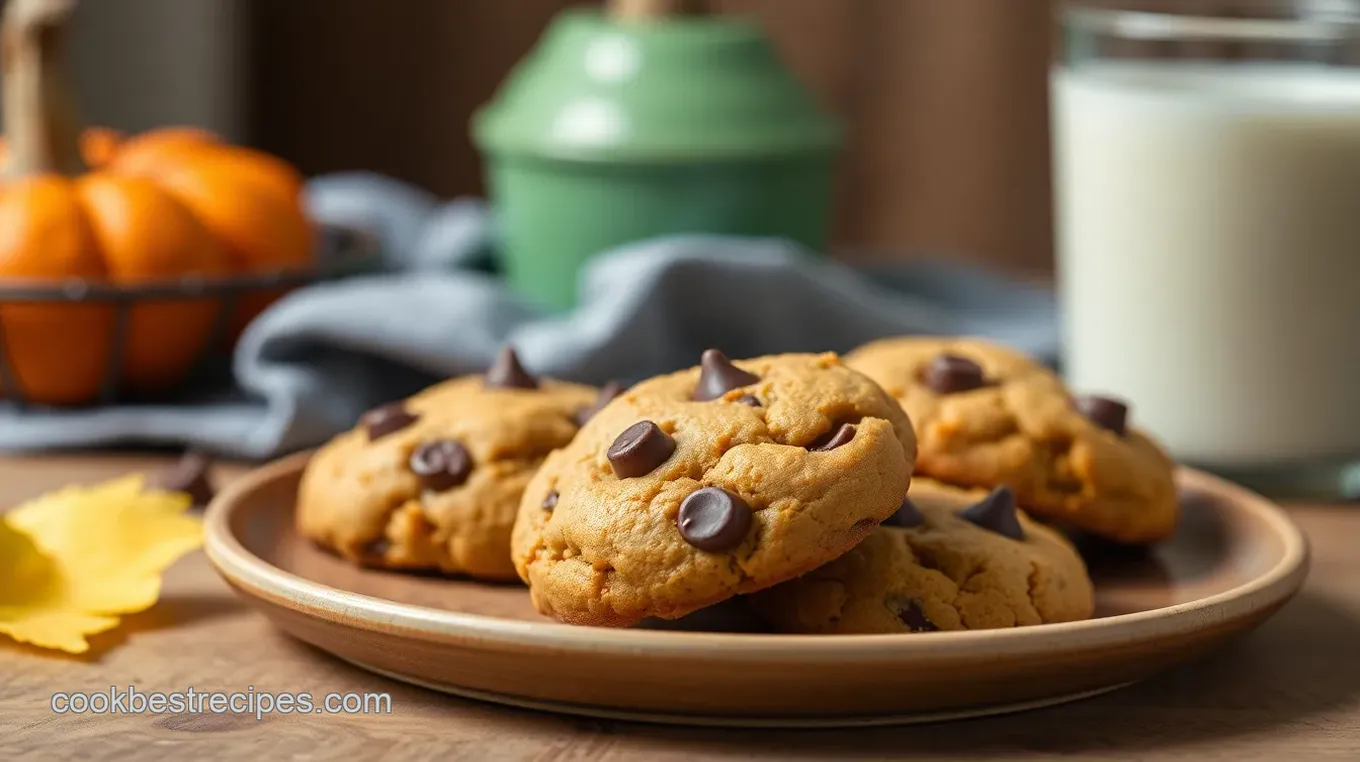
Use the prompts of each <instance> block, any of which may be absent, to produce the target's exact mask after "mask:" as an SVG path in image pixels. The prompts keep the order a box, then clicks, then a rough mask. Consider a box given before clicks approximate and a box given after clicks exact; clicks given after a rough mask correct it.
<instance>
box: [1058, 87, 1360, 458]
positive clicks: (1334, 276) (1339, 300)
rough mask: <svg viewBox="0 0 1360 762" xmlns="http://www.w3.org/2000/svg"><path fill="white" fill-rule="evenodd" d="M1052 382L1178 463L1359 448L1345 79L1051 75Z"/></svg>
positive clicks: (1354, 202)
mask: <svg viewBox="0 0 1360 762" xmlns="http://www.w3.org/2000/svg"><path fill="white" fill-rule="evenodd" d="M1053 129H1054V162H1055V175H1054V182H1055V185H1056V193H1057V197H1056V198H1057V237H1058V247H1059V254H1058V269H1059V287H1060V290H1061V305H1062V309H1063V311H1064V323H1065V329H1064V330H1065V337H1064V341H1065V353H1066V356H1065V360H1064V362H1065V373H1066V374H1067V376H1068V379H1069V381H1070V382H1071V384H1072V386H1073V387H1074V388H1077V389H1082V390H1089V391H1095V392H1110V393H1115V394H1118V395H1121V396H1123V397H1125V398H1127V399H1128V400H1130V401H1131V402H1132V403H1133V410H1132V418H1131V421H1132V422H1133V423H1134V424H1135V425H1139V426H1142V427H1145V428H1147V429H1149V430H1151V431H1152V432H1154V433H1155V434H1156V435H1158V436H1159V437H1161V438H1162V439H1163V440H1164V441H1165V442H1166V443H1167V444H1168V446H1169V447H1170V448H1171V449H1172V451H1173V453H1174V454H1175V455H1176V456H1178V457H1179V458H1181V459H1184V460H1188V461H1191V462H1198V463H1204V464H1210V465H1221V466H1237V467H1240V466H1254V465H1260V466H1276V465H1283V464H1287V463H1290V462H1293V461H1301V460H1305V459H1307V460H1320V459H1328V458H1332V457H1345V456H1355V455H1360V74H1358V73H1356V72H1353V71H1347V70H1335V69H1333V70H1328V69H1322V68H1307V67H1303V66H1291V65H1289V64H1278V65H1269V64H1266V65H1261V66H1254V65H1253V66H1238V67H1230V66H1216V65H1213V64H1204V65H1199V66H1196V65H1194V64H1188V63H1174V62H1169V63H1166V64H1157V63H1141V64H1121V63H1103V64H1091V65H1081V66H1080V67H1079V68H1077V69H1076V70H1060V71H1058V72H1056V73H1055V74H1054V75H1053Z"/></svg>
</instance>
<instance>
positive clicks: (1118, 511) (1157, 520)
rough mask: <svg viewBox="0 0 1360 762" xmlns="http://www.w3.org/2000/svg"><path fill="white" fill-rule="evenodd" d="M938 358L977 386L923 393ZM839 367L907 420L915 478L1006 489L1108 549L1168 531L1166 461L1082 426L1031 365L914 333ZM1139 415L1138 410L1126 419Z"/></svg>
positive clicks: (1063, 393)
mask: <svg viewBox="0 0 1360 762" xmlns="http://www.w3.org/2000/svg"><path fill="white" fill-rule="evenodd" d="M941 355H947V356H950V357H953V358H966V359H968V360H972V361H973V362H975V363H977V364H978V365H979V366H981V368H982V372H983V385H982V386H980V387H977V388H970V389H965V390H961V391H945V392H940V391H937V390H936V388H932V386H931V385H930V384H929V383H927V381H928V380H929V379H928V378H927V376H928V371H929V370H930V368H931V367H932V363H935V362H936V360H937V358H939V357H940V356H941ZM845 362H846V364H847V365H849V366H850V367H852V368H855V369H856V370H859V371H861V372H863V373H864V374H865V375H867V376H869V377H870V378H872V379H874V380H875V381H877V382H878V383H879V384H881V385H882V386H883V388H884V389H885V390H887V392H888V393H889V394H891V395H892V396H893V397H895V398H896V399H897V400H898V401H899V402H901V403H902V407H903V408H905V409H906V411H907V414H908V415H909V416H911V420H912V423H913V424H915V426H916V435H917V438H918V446H919V448H920V453H919V456H918V463H917V467H916V470H917V473H918V474H920V475H921V476H928V477H931V478H935V479H939V480H941V481H944V482H947V483H950V484H957V485H961V486H968V487H985V488H991V487H995V486H998V485H1001V484H1009V485H1011V486H1012V487H1013V488H1014V489H1015V491H1016V493H1017V494H1018V496H1019V498H1020V505H1021V506H1023V507H1024V508H1025V509H1026V510H1027V511H1029V512H1030V513H1032V514H1034V515H1035V516H1037V517H1040V518H1043V519H1046V520H1051V521H1055V522H1062V523H1067V524H1070V525H1072V526H1074V527H1077V528H1080V529H1084V530H1086V531H1088V532H1090V533H1092V534H1094V535H1097V536H1101V537H1104V538H1106V539H1109V540H1113V541H1116V542H1122V543H1130V544H1141V543H1150V542H1156V541H1158V540H1163V539H1166V538H1167V537H1169V536H1171V534H1172V533H1174V532H1175V529H1176V523H1177V519H1178V514H1179V507H1178V503H1177V499H1176V488H1175V481H1174V477H1173V465H1172V462H1171V460H1170V458H1168V457H1167V455H1166V454H1165V453H1164V452H1163V451H1162V449H1161V448H1160V447H1159V446H1158V445H1157V444H1156V443H1155V442H1153V441H1152V440H1151V439H1150V438H1148V436H1147V435H1145V434H1144V433H1142V432H1140V431H1138V430H1137V429H1135V428H1133V427H1129V428H1128V429H1127V430H1125V431H1124V432H1123V433H1122V434H1121V433H1117V432H1116V431H1111V430H1109V429H1108V428H1106V427H1105V426H1102V425H1100V424H1099V423H1097V422H1093V421H1092V420H1090V419H1089V418H1087V417H1086V416H1085V415H1083V414H1082V412H1081V411H1080V410H1079V409H1078V408H1079V406H1078V405H1077V403H1076V400H1074V398H1073V397H1072V395H1071V394H1070V393H1069V392H1068V390H1067V388H1066V387H1065V386H1064V384H1063V382H1062V380H1061V379H1060V378H1058V376H1057V375H1055V374H1054V373H1052V372H1051V371H1049V370H1048V369H1047V368H1045V367H1044V366H1043V365H1041V364H1040V363H1038V362H1037V361H1035V360H1034V359H1033V358H1030V357H1028V356H1026V355H1024V354H1021V353H1019V352H1016V351H1014V350H1011V349H1007V348H1005V347H1002V346H999V345H996V344H992V343H990V342H986V341H982V340H978V339H967V338H959V339H947V338H935V337H919V338H918V337H913V338H898V339H884V340H881V341H876V342H873V343H871V344H867V345H865V346H864V347H861V348H860V349H857V350H855V351H854V352H852V353H850V354H849V355H847V356H846V358H845ZM936 387H941V385H940V384H936ZM941 388H942V387H941ZM1137 414H1138V411H1137V405H1136V404H1135V405H1134V407H1133V408H1132V412H1131V413H1130V415H1131V416H1132V418H1133V419H1134V420H1136V419H1137Z"/></svg>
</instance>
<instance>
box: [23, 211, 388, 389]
mask: <svg viewBox="0 0 1360 762" xmlns="http://www.w3.org/2000/svg"><path fill="white" fill-rule="evenodd" d="M320 241H321V244H320V247H319V251H318V256H317V257H316V262H317V264H316V266H314V267H310V268H307V269H305V270H280V271H277V272H270V273H257V274H250V275H237V276H231V277H226V278H204V277H202V276H196V275H190V276H185V277H183V278H179V279H176V280H170V281H160V282H146V283H140V284H137V285H135V286H115V285H111V284H108V283H95V282H90V281H87V280H84V279H81V278H72V279H70V280H65V281H61V282H54V283H16V282H12V281H11V282H4V281H0V307H10V306H21V305H36V304H53V303H66V304H84V305H109V306H111V307H112V308H113V311H114V324H113V332H112V336H111V338H110V341H109V347H108V361H107V363H106V364H105V370H104V378H103V380H102V382H101V384H100V391H99V395H98V399H97V402H96V404H100V405H108V404H111V403H114V402H117V401H119V400H120V399H122V398H123V391H124V390H123V388H122V386H123V384H122V382H123V358H124V357H125V356H126V353H127V337H128V324H129V321H130V316H131V314H132V310H133V308H134V307H136V306H138V305H141V304H147V303H155V302H173V301H216V302H217V315H216V317H215V319H214V320H213V327H212V329H211V333H210V335H209V339H208V341H207V343H205V344H204V346H203V350H202V352H201V353H200V354H199V356H198V358H197V359H196V361H195V363H194V367H193V369H192V370H191V371H190V372H189V373H188V374H187V375H186V376H185V378H184V383H185V384H192V383H193V382H194V381H195V380H198V379H201V378H203V377H204V376H205V375H206V374H207V372H208V371H209V370H210V369H211V365H212V361H213V360H214V358H215V356H216V355H218V354H219V353H220V352H221V351H222V347H223V345H224V343H225V339H226V338H227V332H228V331H229V330H230V327H231V319H232V316H233V314H234V313H235V312H236V307H237V305H238V304H239V303H240V302H241V300H242V299H243V298H246V297H249V296H251V295H254V294H265V293H269V292H276V291H279V290H281V289H291V288H297V287H299V286H305V285H309V284H312V283H319V282H322V281H326V280H334V279H337V278H342V277H346V276H349V275H356V274H359V273H363V272H371V271H374V270H376V269H379V260H380V253H381V252H380V250H379V244H378V241H377V238H376V237H375V236H374V235H373V234H372V233H371V232H370V231H368V230H366V229H363V228H357V227H343V226H338V225H323V226H322V228H321V236H320ZM0 395H3V401H5V402H8V403H10V404H11V405H13V406H16V407H19V408H27V407H32V406H33V403H31V402H30V401H29V400H28V399H27V398H26V397H25V396H24V391H23V388H22V386H21V385H20V383H19V377H18V373H17V372H16V371H15V369H14V363H13V360H12V358H11V357H10V354H9V351H8V344H7V343H6V341H5V326H4V321H3V320H0Z"/></svg>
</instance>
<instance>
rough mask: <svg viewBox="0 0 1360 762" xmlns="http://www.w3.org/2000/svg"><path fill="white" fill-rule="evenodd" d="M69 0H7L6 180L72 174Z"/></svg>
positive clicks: (2, 35)
mask: <svg viewBox="0 0 1360 762" xmlns="http://www.w3.org/2000/svg"><path fill="white" fill-rule="evenodd" d="M74 11H75V0H9V2H8V3H6V5H5V12H4V17H3V20H0V70H2V71H3V73H4V80H3V90H4V107H5V122H4V124H5V140H6V141H7V142H8V144H9V162H8V164H7V165H6V166H5V168H4V173H5V175H6V176H7V177H23V176H26V175H34V174H42V173H60V174H64V175H77V174H80V173H81V172H83V171H84V169H85V163H84V162H83V161H82V160H81V157H80V121H79V119H78V118H77V117H76V110H75V104H74V103H73V102H72V98H71V90H70V87H69V86H68V83H67V78H66V60H65V59H66V38H67V32H68V30H69V27H70V21H71V15H72V13H73V12H74Z"/></svg>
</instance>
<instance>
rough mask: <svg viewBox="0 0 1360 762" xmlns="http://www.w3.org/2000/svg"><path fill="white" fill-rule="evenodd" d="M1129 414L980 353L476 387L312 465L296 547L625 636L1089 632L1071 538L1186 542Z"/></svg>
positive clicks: (519, 378)
mask: <svg viewBox="0 0 1360 762" xmlns="http://www.w3.org/2000/svg"><path fill="white" fill-rule="evenodd" d="M1127 419H1128V408H1127V407H1126V406H1125V405H1124V404H1122V403H1121V402H1119V401H1117V400H1114V399H1109V398H1103V397H1077V396H1073V395H1072V394H1071V393H1069V392H1068V390H1067V389H1066V388H1065V386H1064V385H1063V384H1062V382H1061V380H1060V379H1059V378H1058V377H1057V376H1056V375H1054V374H1053V373H1052V372H1050V371H1049V370H1047V369H1046V368H1044V367H1043V366H1042V365H1041V364H1039V363H1037V362H1036V361H1034V360H1032V359H1030V358H1027V357H1025V356H1023V355H1020V354H1017V353H1015V352H1013V351H1011V350H1008V349H1005V348H1002V347H999V346H996V345H993V344H990V343H986V342H982V341H978V340H970V339H939V338H904V339H891V340H884V341H880V342H875V343H873V344H870V345H867V346H865V347H862V348H861V349H859V350H856V351H855V352H853V353H851V354H849V355H847V356H846V357H845V358H844V359H842V358H840V357H838V356H836V355H834V354H789V355H777V356H770V357H761V358H755V359H751V360H740V361H736V362H733V361H731V360H729V359H728V358H727V357H725V356H724V355H723V354H722V353H721V352H718V351H716V350H709V351H707V352H705V353H704V354H703V356H702V358H701V362H700V364H699V365H698V366H696V367H694V368H690V369H688V370H684V371H680V372H677V373H673V374H669V375H665V376H659V377H656V378H652V379H649V380H647V381H643V382H641V383H639V384H637V385H636V386H634V387H632V388H630V389H628V390H626V391H625V390H621V389H619V388H618V387H617V386H612V385H611V386H610V387H606V388H605V389H602V390H595V389H592V388H590V387H585V386H580V385H575V384H568V383H564V382H558V381H551V380H547V379H537V378H534V377H533V376H532V375H530V374H529V373H527V372H526V371H525V370H524V368H523V367H521V365H520V363H519V361H518V359H517V358H516V357H515V355H514V353H513V351H511V350H508V349H507V350H505V351H503V352H502V354H501V355H500V357H499V358H498V360H497V362H496V364H495V365H494V366H493V367H492V368H491V369H490V370H488V372H487V373H486V374H485V375H480V376H475V377H466V378H459V379H454V380H451V381H448V382H445V383H443V384H440V385H438V386H435V387H433V388H431V389H429V390H426V391H425V392H423V393H421V394H419V395H416V396H415V397H413V398H411V399H409V400H406V401H405V402H402V403H395V404H392V405H388V406H385V407H383V408H379V409H377V410H374V411H371V412H369V413H368V414H366V415H365V416H364V418H363V419H362V420H361V421H360V423H359V425H358V426H357V427H356V428H355V429H354V430H352V431H350V432H347V433H345V434H343V435H341V436H340V437H337V438H336V439H335V440H334V441H332V442H331V443H329V444H328V445H326V446H325V447H323V448H322V449H321V450H320V451H319V452H318V453H317V455H316V456H315V457H314V458H313V459H312V461H311V463H310V464H309V466H308V468H307V471H306V473H305V475H304V478H303V482H302V485H301V489H300V494H299V505H298V514H297V516H298V526H299V529H300V531H301V532H302V533H303V534H304V535H306V536H308V537H310V538H312V539H313V540H315V541H317V542H318V543H320V544H321V545H323V546H325V547H327V548H330V549H331V550H333V551H335V552H337V553H338V554H340V555H341V556H343V557H345V558H348V559H351V560H353V561H355V562H357V563H360V564H364V565H369V566H376V567H382V568H392V569H410V570H437V571H441V572H445V573H451V574H460V575H467V576H470V577H473V578H477V579H482V580H488V581H496V580H510V579H516V578H517V579H520V580H523V581H524V582H525V583H527V584H528V585H529V592H530V595H531V597H532V599H533V602H534V605H535V606H536V608H537V609H538V610H539V611H540V612H542V613H544V614H547V615H550V616H552V617H555V618H557V619H559V620H561V621H564V622H568V623H572V624H581V625H594V626H609V627H627V626H631V625H634V624H637V623H638V622H641V621H642V620H644V619H648V618H652V617H659V618H664V619H675V618H679V617H682V616H685V615H687V614H690V613H692V612H695V611H697V610H700V609H703V608H705V607H708V606H712V605H714V604H717V603H720V602H722V601H726V600H728V599H732V598H734V597H736V596H744V598H743V600H744V601H745V602H747V603H749V605H750V607H751V608H752V609H753V610H754V611H755V612H756V613H758V614H759V615H760V616H761V617H762V618H763V619H764V620H765V621H766V622H768V624H769V625H770V626H771V627H772V628H773V629H775V630H777V631H782V632H798V633H891V632H923V631H931V630H963V629H988V628H998V627H1013V626H1021V625H1033V624H1043V623H1049V622H1062V621H1072V620H1077V619H1084V618H1088V617H1090V616H1091V614H1092V610H1093V594H1092V586H1091V580H1090V578H1089V576H1088V575H1087V572H1086V567H1085V565H1084V563H1083V561H1082V559H1081V557H1080V556H1079V555H1078V553H1077V551H1076V550H1075V549H1074V548H1073V546H1072V544H1071V543H1070V542H1069V540H1068V539H1067V538H1066V537H1065V536H1064V533H1070V532H1071V531H1074V530H1076V531H1082V532H1085V533H1090V534H1092V535H1095V536H1098V537H1103V538H1106V539H1108V540H1112V541H1115V542H1119V543H1125V544H1146V543H1151V542H1155V541H1157V540H1159V539H1163V538H1165V537H1167V536H1169V535H1170V534H1171V533H1172V531H1174V529H1175V524H1176V517H1177V502H1176V494H1175V488H1174V484H1173V480H1172V464H1171V462H1170V460H1169V459H1168V458H1167V457H1166V456H1165V455H1164V454H1163V452H1162V451H1161V449H1160V448H1159V447H1158V446H1157V445H1156V444H1154V443H1153V442H1152V441H1151V440H1150V439H1148V437H1147V436H1146V435H1144V434H1142V433H1140V432H1138V431H1137V430H1135V429H1133V428H1131V427H1130V426H1129V425H1128V420H1127Z"/></svg>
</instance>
